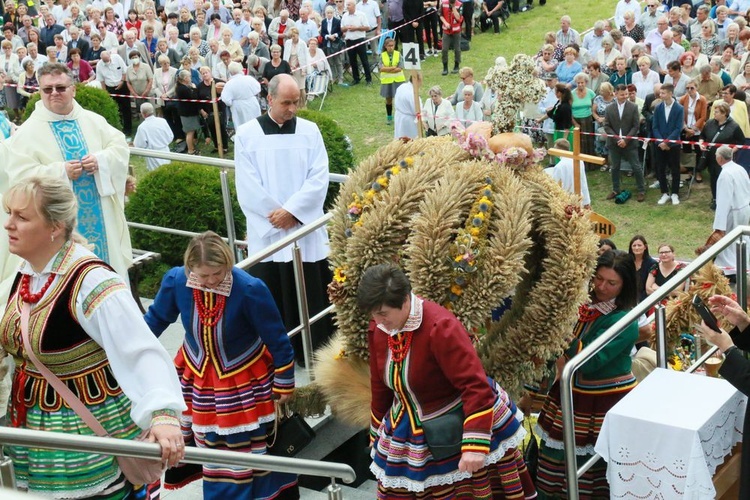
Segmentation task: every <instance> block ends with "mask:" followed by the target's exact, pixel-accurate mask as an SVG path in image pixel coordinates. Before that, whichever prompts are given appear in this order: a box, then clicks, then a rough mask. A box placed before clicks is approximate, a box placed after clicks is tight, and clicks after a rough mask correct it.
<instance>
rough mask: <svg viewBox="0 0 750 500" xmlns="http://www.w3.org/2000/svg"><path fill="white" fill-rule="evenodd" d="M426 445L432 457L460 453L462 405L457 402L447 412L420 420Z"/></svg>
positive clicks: (462, 418)
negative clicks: (456, 404)
mask: <svg viewBox="0 0 750 500" xmlns="http://www.w3.org/2000/svg"><path fill="white" fill-rule="evenodd" d="M422 430H423V431H424V437H425V440H427V447H428V448H430V453H431V454H432V458H434V459H435V460H443V459H444V458H448V457H452V456H454V455H458V454H460V453H461V444H462V443H463V437H464V406H463V404H459V405H458V406H456V407H455V408H453V409H452V410H450V411H449V412H448V413H444V414H443V415H440V416H439V417H435V418H431V419H429V420H423V421H422Z"/></svg>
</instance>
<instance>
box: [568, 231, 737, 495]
mask: <svg viewBox="0 0 750 500" xmlns="http://www.w3.org/2000/svg"><path fill="white" fill-rule="evenodd" d="M749 235H750V226H739V227H736V228H734V229H733V230H732V231H730V232H729V233H728V234H726V235H725V236H724V237H723V238H722V239H721V240H719V241H718V242H717V243H715V244H714V245H712V246H711V247H710V248H709V249H708V250H707V251H706V252H704V253H703V254H701V255H700V256H698V258H696V259H695V260H694V261H693V262H691V263H690V264H688V265H687V266H686V267H685V268H684V269H682V270H681V271H680V272H678V273H677V274H676V275H675V276H674V277H673V278H672V279H670V280H669V281H667V282H666V283H664V284H663V285H662V286H660V287H659V289H658V290H657V291H656V292H654V293H653V294H651V295H649V297H648V298H647V299H645V300H644V301H643V302H641V303H640V304H638V305H637V306H636V307H634V308H633V309H632V310H630V311H629V312H628V313H626V314H625V316H623V317H622V318H621V319H620V320H619V321H617V322H616V323H615V324H614V325H612V326H611V327H609V328H608V329H607V330H606V331H605V332H604V333H603V334H602V335H601V336H599V337H598V338H597V339H596V340H594V341H593V342H592V343H591V344H589V345H588V346H586V347H585V348H584V349H583V350H582V351H581V352H579V353H578V354H577V355H575V356H573V358H571V359H570V360H569V361H568V362H567V363H565V367H564V368H563V371H562V375H561V376H560V400H561V401H560V402H561V407H562V430H563V443H564V444H563V447H564V452H565V479H566V482H567V489H568V498H569V499H573V500H578V477H579V470H578V469H577V468H576V466H577V457H576V442H575V429H574V427H573V386H572V381H573V376H574V375H575V372H576V370H578V369H579V368H580V367H581V366H583V364H584V363H586V362H587V361H588V360H590V359H591V358H593V357H594V356H595V355H596V354H597V353H598V352H599V351H601V350H602V349H603V348H604V347H605V346H606V345H607V344H609V343H610V342H611V341H612V340H614V339H615V338H616V337H617V336H618V335H619V334H620V333H621V332H622V331H623V330H625V328H627V327H628V326H629V325H630V324H632V323H634V322H637V321H638V318H639V317H640V316H641V315H642V314H644V313H646V311H648V310H649V309H650V308H651V307H653V306H655V305H657V304H658V303H659V302H661V300H662V299H664V298H666V297H667V296H668V295H669V293H670V292H672V291H673V290H674V289H676V288H678V287H679V286H681V285H682V283H683V282H684V281H685V280H687V279H688V278H689V277H690V276H691V275H692V274H694V273H695V272H696V271H698V270H699V269H700V268H702V267H703V266H704V265H706V264H708V263H709V262H711V260H713V258H714V257H716V256H717V255H718V254H719V253H721V252H722V251H723V250H725V249H726V248H727V247H728V246H729V245H732V244H735V240H738V239H740V238H742V237H743V236H749ZM736 244H737V246H738V247H739V248H740V250H741V251H738V252H737V297H738V299H739V300H741V302H740V305H741V306H742V307H743V309H744V308H746V307H747V301H746V297H747V290H746V279H747V276H746V275H747V260H746V258H745V252H744V249H745V248H746V246H747V242H745V241H743V240H741V239H740V240H739V241H737V242H736ZM658 320H659V318H658V317H657V321H658ZM661 329H662V333H661V334H660V335H658V336H657V344H659V343H661V344H664V342H665V338H664V337H661V335H663V328H661ZM659 330H660V328H659V327H658V325H657V332H658V331H659ZM659 337H661V338H659ZM709 352H711V351H709ZM713 352H715V350H714V351H713ZM704 357H705V358H707V357H708V353H706V355H704ZM701 359H703V358H701ZM704 361H705V360H704ZM691 368H692V371H694V370H695V368H697V366H696V367H695V368H694V367H692V366H691ZM597 460H598V458H597V456H594V457H592V458H591V459H589V460H588V461H587V462H586V464H584V465H583V467H581V469H582V472H580V474H581V475H582V474H583V473H584V472H585V471H586V470H588V468H590V467H591V466H592V465H593V464H594V463H596V461H597Z"/></svg>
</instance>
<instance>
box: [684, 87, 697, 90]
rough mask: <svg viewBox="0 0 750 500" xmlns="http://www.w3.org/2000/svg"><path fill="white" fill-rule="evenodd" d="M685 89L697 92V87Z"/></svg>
mask: <svg viewBox="0 0 750 500" xmlns="http://www.w3.org/2000/svg"><path fill="white" fill-rule="evenodd" d="M685 89H687V90H698V88H697V87H685Z"/></svg>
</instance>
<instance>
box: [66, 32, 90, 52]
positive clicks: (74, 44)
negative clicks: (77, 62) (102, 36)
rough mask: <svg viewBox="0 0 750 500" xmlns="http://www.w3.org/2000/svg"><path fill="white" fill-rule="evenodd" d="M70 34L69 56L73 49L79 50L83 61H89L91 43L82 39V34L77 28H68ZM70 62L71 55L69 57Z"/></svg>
mask: <svg viewBox="0 0 750 500" xmlns="http://www.w3.org/2000/svg"><path fill="white" fill-rule="evenodd" d="M68 33H70V41H69V42H68V54H70V51H71V50H72V49H78V50H80V51H81V59H83V60H86V61H87V60H88V59H87V58H88V56H89V48H90V46H89V42H87V41H86V40H84V39H83V38H81V32H80V31H79V30H78V28H76V27H75V26H71V27H70V28H68ZM68 60H70V55H68Z"/></svg>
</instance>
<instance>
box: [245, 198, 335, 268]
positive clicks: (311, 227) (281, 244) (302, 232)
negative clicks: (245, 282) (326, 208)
mask: <svg viewBox="0 0 750 500" xmlns="http://www.w3.org/2000/svg"><path fill="white" fill-rule="evenodd" d="M332 218H333V214H332V213H331V212H328V213H327V214H325V215H323V216H322V217H320V218H318V219H315V220H314V221H313V222H311V223H309V224H305V225H304V226H302V227H301V228H299V229H298V230H296V231H295V232H293V233H292V234H289V235H287V236H285V237H283V238H282V239H280V240H279V241H277V242H276V243H273V244H272V245H269V246H267V247H266V248H264V249H263V250H261V251H260V252H256V253H254V254H253V255H250V256H248V257H247V258H246V259H243V260H241V261H240V262H238V263H237V267H239V268H240V269H245V270H247V269H248V268H249V267H251V266H254V265H255V264H257V263H258V262H260V261H262V260H263V259H265V258H266V257H270V256H271V255H273V254H275V253H276V252H278V251H279V250H282V249H284V248H286V247H288V246H289V245H291V244H293V243H294V242H296V241H298V240H300V239H302V238H304V237H305V236H307V235H308V234H311V233H314V232H315V231H317V230H318V229H320V228H321V227H323V226H325V225H326V224H328V221H329V220H331V219H332Z"/></svg>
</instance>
